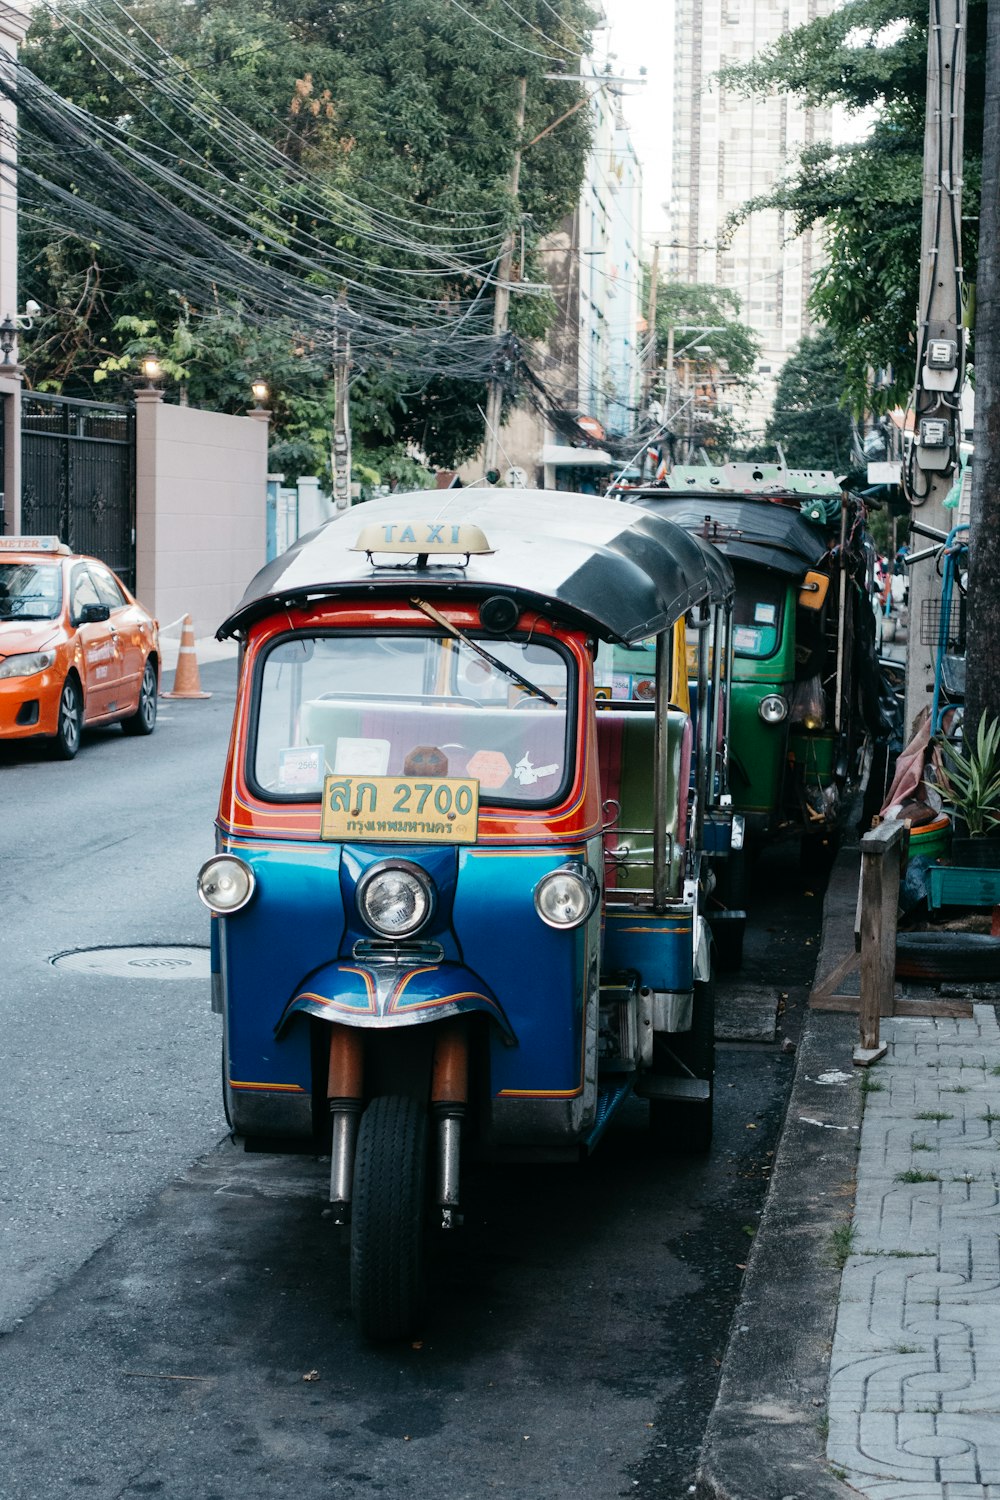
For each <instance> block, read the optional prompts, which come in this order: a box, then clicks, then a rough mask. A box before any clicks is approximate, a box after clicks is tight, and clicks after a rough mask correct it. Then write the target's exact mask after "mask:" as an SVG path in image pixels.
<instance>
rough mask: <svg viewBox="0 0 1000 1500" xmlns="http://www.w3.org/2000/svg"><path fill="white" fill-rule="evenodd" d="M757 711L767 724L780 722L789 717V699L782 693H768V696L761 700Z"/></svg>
mask: <svg viewBox="0 0 1000 1500" xmlns="http://www.w3.org/2000/svg"><path fill="white" fill-rule="evenodd" d="M757 712H758V713H759V714H760V716H761V718H762V719H763V720H764V723H765V724H780V723H781V721H782V719H787V717H788V701H787V699H785V698H782V696H781V694H780V693H768V695H767V697H766V698H762V699H761V700H760V703H759V704H758V707H757Z"/></svg>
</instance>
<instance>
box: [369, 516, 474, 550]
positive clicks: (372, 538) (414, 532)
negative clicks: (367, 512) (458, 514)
mask: <svg viewBox="0 0 1000 1500" xmlns="http://www.w3.org/2000/svg"><path fill="white" fill-rule="evenodd" d="M351 551H352V552H368V553H372V552H396V553H399V552H404V553H406V554H407V556H410V557H412V556H413V554H414V553H417V555H418V556H420V557H431V556H436V555H439V554H441V553H449V554H451V555H452V556H454V554H455V553H456V552H464V553H465V554H466V555H467V556H468V557H473V556H478V557H482V556H486V555H490V554H492V552H493V548H492V547H491V546H490V544H489V542H488V541H487V540H486V537H485V536H484V535H483V533H482V531H481V530H480V528H479V527H478V526H473V525H471V524H462V523H460V522H457V521H402V522H400V521H376V522H374V523H373V524H372V525H370V526H364V527H362V529H361V535H360V536H359V537H358V539H357V541H356V542H355V544H354V546H353V547H352V548H351Z"/></svg>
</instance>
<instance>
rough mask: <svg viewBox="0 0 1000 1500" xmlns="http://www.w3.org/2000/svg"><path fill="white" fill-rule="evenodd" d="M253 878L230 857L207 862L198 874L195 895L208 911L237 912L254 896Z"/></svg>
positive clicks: (248, 870)
mask: <svg viewBox="0 0 1000 1500" xmlns="http://www.w3.org/2000/svg"><path fill="white" fill-rule="evenodd" d="M256 885H257V881H256V878H255V876H254V873H253V871H252V870H251V868H250V866H249V865H247V864H244V863H243V861H242V860H241V859H237V858H236V857H235V856H234V855H232V854H218V855H216V857H215V858H214V859H208V860H206V861H205V863H204V864H203V865H202V867H201V869H200V870H199V871H198V895H199V896H200V897H201V899H202V901H204V903H205V905H206V906H207V907H208V909H209V911H215V912H219V913H220V914H225V913H227V912H231V911H240V910H241V909H242V908H243V907H244V906H246V904H247V902H248V901H249V900H250V897H251V896H252V895H253V893H254V889H255V887H256Z"/></svg>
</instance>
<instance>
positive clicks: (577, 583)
mask: <svg viewBox="0 0 1000 1500" xmlns="http://www.w3.org/2000/svg"><path fill="white" fill-rule="evenodd" d="M465 525H475V526H477V527H479V528H480V530H481V532H482V533H483V535H484V537H485V538H486V540H487V542H488V544H489V546H490V547H491V548H492V551H491V552H489V553H480V554H478V555H475V554H474V555H472V556H470V557H468V558H467V560H466V562H465V564H464V565H461V564H456V563H455V561H454V560H453V559H449V561H448V562H447V563H446V564H445V563H435V561H434V559H433V557H431V558H427V557H426V555H425V556H424V557H422V558H421V562H422V563H423V564H424V565H423V566H420V567H418V566H416V562H417V557H418V554H420V553H424V554H426V549H425V548H422V547H421V546H420V543H419V541H417V542H415V544H414V545H413V547H412V549H411V552H412V556H413V565H403V566H401V565H400V563H399V561H398V560H397V561H396V562H395V565H394V564H393V562H392V561H390V560H384V559H383V558H382V557H380V555H379V553H378V552H373V553H370V554H366V553H365V552H364V551H362V552H358V551H357V550H355V549H356V548H357V545H358V538H359V536H360V535H361V532H362V530H363V529H364V530H365V531H366V536H367V535H369V534H370V532H369V528H372V527H374V526H381V527H384V528H392V530H393V535H399V532H398V531H397V530H396V528H397V527H403V526H412V527H413V528H414V534H415V535H416V536H418V537H419V536H420V535H426V530H427V528H428V526H431V527H438V526H447V528H448V529H449V530H450V529H451V528H452V527H457V526H465ZM418 528H420V530H418ZM452 550H453V551H454V550H457V549H454V548H453V549H452ZM415 588H419V589H420V590H421V591H422V592H423V593H432V594H433V595H436V596H441V595H449V594H451V595H454V596H455V597H456V598H462V599H465V600H468V599H484V598H487V597H488V596H489V595H491V594H495V593H504V594H508V595H510V596H511V597H512V598H514V599H516V600H517V602H518V603H519V604H520V606H521V607H522V608H534V609H538V610H540V611H542V612H543V613H545V614H549V615H552V616H553V617H555V618H558V619H561V620H564V621H566V622H567V623H569V624H577V625H581V626H582V627H583V628H585V629H589V630H593V631H594V632H595V633H596V634H597V635H598V636H600V637H601V638H602V639H605V640H610V641H621V642H623V643H628V642H630V641H638V640H642V639H643V638H644V637H646V636H650V635H655V634H657V633H658V632H659V631H661V630H664V629H666V628H667V627H668V626H670V625H671V624H673V622H674V620H676V619H677V618H678V616H679V615H681V614H683V613H684V611H685V610H687V609H689V608H691V606H692V605H695V604H697V603H699V602H700V601H701V600H703V599H705V598H709V597H711V598H716V599H719V600H722V601H728V600H730V599H731V598H732V595H733V575H732V570H731V569H730V567H729V564H728V563H727V562H726V561H725V560H724V559H723V558H721V557H720V556H719V554H718V552H717V551H716V550H715V548H714V547H713V546H712V545H711V544H710V543H708V542H705V541H702V539H701V538H700V537H696V536H692V535H691V534H690V533H689V532H687V531H684V530H682V529H681V528H680V527H678V526H675V525H674V524H673V523H672V521H669V520H665V519H664V518H662V517H661V516H659V515H654V514H651V513H650V512H649V511H647V510H644V509H642V508H640V507H638V506H634V505H625V504H623V503H622V502H621V501H618V500H608V499H601V498H598V497H596V496H590V495H577V494H572V493H568V492H566V491H555V490H508V489H502V490H495V489H460V490H444V491H442V490H418V491H413V492H409V493H406V494H396V495H386V496H385V497H384V498H380V499H378V500H368V501H366V502H364V503H363V504H361V505H356V506H354V507H353V508H352V509H351V510H348V511H345V512H344V513H343V514H342V515H339V516H336V517H335V518H334V519H333V520H331V521H327V522H326V524H325V525H323V526H320V527H319V528H318V529H317V530H316V531H313V532H310V533H309V534H308V535H307V536H304V537H300V538H299V540H298V541H297V542H295V543H294V544H293V545H292V546H291V547H290V548H289V549H288V551H287V552H284V553H282V555H281V556H280V557H277V558H275V559H274V561H273V562H270V563H268V564H267V565H266V566H265V567H264V568H262V569H261V570H260V572H259V573H258V574H257V575H256V577H255V578H254V579H253V580H252V581H251V582H250V584H249V586H248V588H247V591H246V593H245V594H244V596H243V598H242V600H241V601H240V604H239V605H238V606H237V608H236V609H235V610H234V611H233V613H232V614H231V615H230V616H229V618H228V619H227V620H225V621H224V622H223V624H222V625H221V626H220V627H219V631H218V637H219V639H220V640H222V639H224V638H225V637H226V636H231V635H235V634H236V633H237V632H239V631H241V630H243V629H244V628H245V627H246V626H248V625H250V624H251V623H252V622H253V621H254V620H255V619H259V618H260V617H261V616H263V615H265V614H268V613H269V612H270V611H271V610H272V609H275V608H278V607H281V606H283V605H299V606H302V605H306V604H308V603H309V602H310V601H315V600H319V599H329V598H337V599H348V598H359V597H371V596H372V595H373V594H376V593H377V594H390V593H395V594H398V595H400V596H401V597H403V598H408V597H409V596H410V594H411V593H412V592H413V590H414V589H415Z"/></svg>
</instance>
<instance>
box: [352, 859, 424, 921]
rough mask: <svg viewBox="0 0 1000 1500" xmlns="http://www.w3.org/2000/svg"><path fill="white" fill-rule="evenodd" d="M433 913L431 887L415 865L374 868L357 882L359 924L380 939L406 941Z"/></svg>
mask: <svg viewBox="0 0 1000 1500" xmlns="http://www.w3.org/2000/svg"><path fill="white" fill-rule="evenodd" d="M433 909H434V890H433V887H432V885H431V883H430V881H429V880H428V878H427V876H426V875H425V874H424V872H423V870H421V869H418V867H417V866H416V865H404V864H394V865H376V866H375V868H374V869H372V870H369V871H368V873H367V874H366V875H365V876H364V877H363V878H362V879H361V880H360V881H359V882H358V911H359V912H360V913H361V917H362V920H363V921H364V922H366V923H367V924H368V926H369V927H370V928H371V929H372V931H373V932H378V933H381V935H382V936H383V937H408V936H409V935H410V933H413V932H416V931H417V930H418V928H420V927H423V925H424V923H425V922H427V921H428V920H429V918H430V915H431V912H432V911H433Z"/></svg>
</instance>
